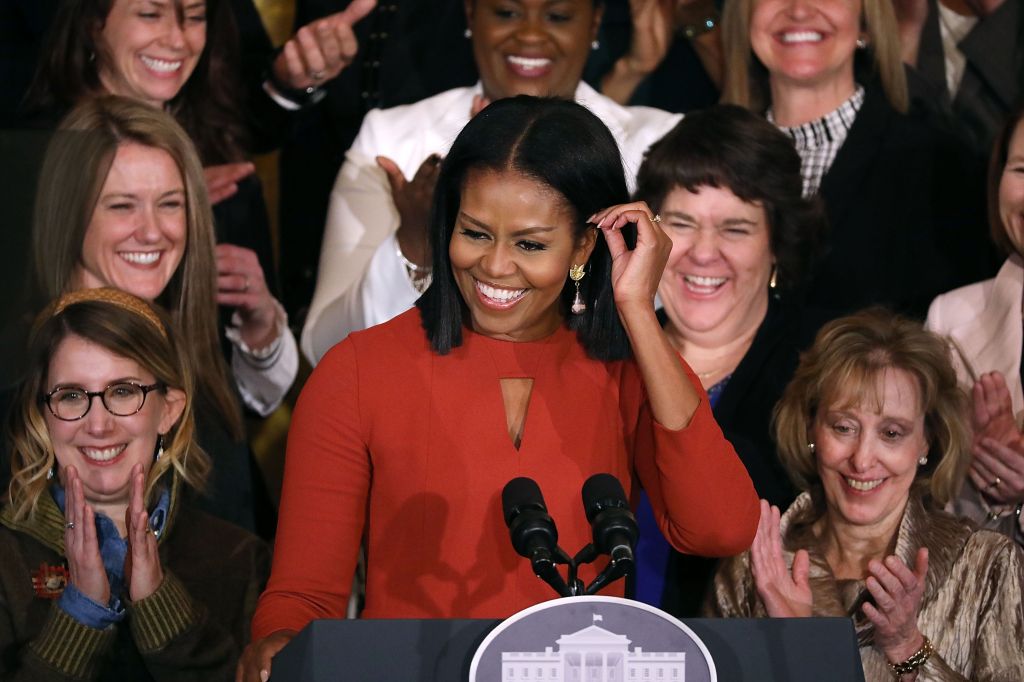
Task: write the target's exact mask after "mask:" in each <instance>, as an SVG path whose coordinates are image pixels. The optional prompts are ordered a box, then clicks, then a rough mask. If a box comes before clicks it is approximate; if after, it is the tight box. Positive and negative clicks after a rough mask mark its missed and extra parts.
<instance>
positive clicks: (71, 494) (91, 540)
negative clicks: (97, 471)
mask: <svg viewBox="0 0 1024 682" xmlns="http://www.w3.org/2000/svg"><path fill="white" fill-rule="evenodd" d="M64 486H65V487H64V490H65V497H64V520H65V524H64V525H65V529H64V554H65V556H66V557H67V559H68V572H69V573H70V574H71V577H70V579H71V584H72V585H74V586H75V588H76V589H77V590H78V591H79V592H81V593H82V594H84V595H85V596H86V597H88V598H89V599H91V600H93V601H94V602H96V603H97V604H101V605H102V606H107V605H108V604H109V603H110V583H109V582H108V581H107V571H106V569H104V568H103V559H102V558H101V557H100V546H99V542H98V541H97V540H96V514H95V512H94V511H93V508H92V507H91V506H89V504H88V503H86V501H85V493H84V492H83V491H82V480H81V479H80V478H79V477H78V470H77V469H75V467H73V466H68V467H66V468H65V469H64Z"/></svg>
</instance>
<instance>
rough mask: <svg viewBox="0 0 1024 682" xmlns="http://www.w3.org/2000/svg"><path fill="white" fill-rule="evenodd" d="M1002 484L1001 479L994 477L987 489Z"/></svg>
mask: <svg viewBox="0 0 1024 682" xmlns="http://www.w3.org/2000/svg"><path fill="white" fill-rule="evenodd" d="M1002 482H1003V479H1001V478H999V477H998V476H996V477H995V479H993V481H992V482H991V483H990V484H989V486H988V487H989V488H998V487H999V484H1000V483H1002Z"/></svg>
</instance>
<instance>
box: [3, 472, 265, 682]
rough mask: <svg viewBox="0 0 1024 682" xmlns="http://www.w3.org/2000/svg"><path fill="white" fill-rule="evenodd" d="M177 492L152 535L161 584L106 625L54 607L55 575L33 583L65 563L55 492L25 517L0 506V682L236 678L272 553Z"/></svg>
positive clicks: (57, 591) (57, 582)
mask: <svg viewBox="0 0 1024 682" xmlns="http://www.w3.org/2000/svg"><path fill="white" fill-rule="evenodd" d="M177 493H178V491H177V490H175V491H174V492H173V493H172V496H171V512H170V515H169V520H168V522H167V526H166V530H165V531H164V533H163V535H162V537H161V538H160V540H159V543H160V545H159V546H160V559H161V562H162V565H163V571H164V581H163V582H162V583H161V585H160V587H159V588H157V590H156V592H154V593H153V594H152V595H150V596H149V597H147V598H145V599H142V600H140V601H138V602H134V603H127V606H126V611H127V616H126V618H125V619H124V620H123V621H121V622H120V623H118V624H116V625H112V626H110V627H108V628H106V629H105V630H96V629H93V628H90V627H88V626H85V625H82V624H81V623H79V622H77V621H75V620H74V619H73V618H71V617H70V616H68V615H67V614H66V613H65V612H64V611H63V610H61V609H60V608H59V607H58V606H57V599H56V597H57V596H59V594H60V591H61V589H62V585H61V583H60V580H59V578H58V579H55V580H53V581H52V582H51V587H50V588H49V589H48V588H45V587H43V588H40V589H39V591H38V592H37V590H36V589H35V588H34V586H33V578H38V577H40V572H41V571H44V570H45V567H50V570H49V571H47V572H48V574H49V575H54V574H59V571H60V569H61V568H66V567H67V562H66V560H65V559H64V556H63V555H64V515H63V514H62V513H61V511H60V509H59V508H58V507H57V505H56V503H55V502H54V501H53V498H52V497H50V495H49V494H45V493H44V494H43V496H42V497H41V498H40V504H39V509H38V511H37V513H36V515H35V517H34V519H32V520H30V521H22V522H16V521H14V519H13V517H12V514H11V510H10V508H9V507H8V508H5V509H4V510H3V512H0V556H2V557H3V560H2V561H0V679H3V680H11V681H12V682H13V681H16V680H17V681H20V680H32V681H33V682H45V681H49V680H54V681H58V680H102V681H103V682H117V681H118V680H125V681H129V680H130V681H131V682H137V681H146V680H159V681H161V682H164V681H168V682H169V681H173V680H195V681H197V682H198V681H200V680H201V681H203V682H207V681H215V680H233V679H234V672H235V665H236V664H237V662H238V658H239V656H240V655H241V652H242V649H243V648H244V647H245V645H246V643H247V642H248V640H249V621H250V620H251V618H252V614H253V612H254V610H255V608H256V599H257V597H258V596H259V594H260V592H261V590H262V589H263V586H264V585H265V583H266V580H267V576H268V575H269V572H270V556H269V552H268V551H267V548H266V546H265V545H264V544H263V543H262V542H261V541H260V540H258V539H257V538H256V537H255V536H253V535H251V534H249V533H247V532H245V531H243V530H241V529H239V528H237V527H235V526H233V525H231V524H228V523H225V522H223V521H220V520H218V519H215V518H213V517H211V516H208V515H207V514H204V513H203V512H200V511H196V510H194V509H190V508H187V507H182V506H180V505H178V504H177V502H178V499H177V498H178V494H177ZM44 565H45V567H44ZM40 593H41V594H40ZM126 601H127V600H126Z"/></svg>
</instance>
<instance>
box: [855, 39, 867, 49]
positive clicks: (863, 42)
mask: <svg viewBox="0 0 1024 682" xmlns="http://www.w3.org/2000/svg"><path fill="white" fill-rule="evenodd" d="M867 46H868V41H867V39H866V38H857V49H858V50H863V49H864V48H865V47H867Z"/></svg>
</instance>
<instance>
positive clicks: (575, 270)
mask: <svg viewBox="0 0 1024 682" xmlns="http://www.w3.org/2000/svg"><path fill="white" fill-rule="evenodd" d="M584 267H585V266H584V265H577V264H576V263H573V265H572V267H571V268H569V279H571V280H572V281H573V282H575V283H576V297H575V298H573V299H572V308H571V310H572V312H573V314H574V315H579V314H581V313H583V312H584V311H585V310H586V309H587V304H586V303H584V302H583V296H581V295H580V280H581V279H583V275H585V274H586V273H585V272H584V270H583V268H584Z"/></svg>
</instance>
